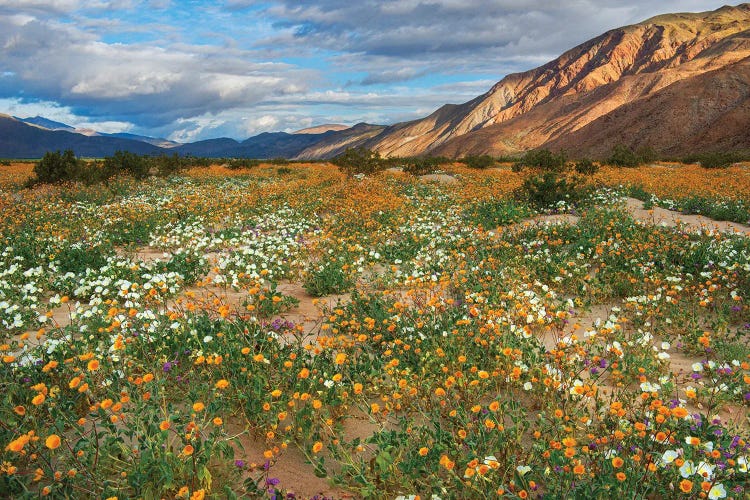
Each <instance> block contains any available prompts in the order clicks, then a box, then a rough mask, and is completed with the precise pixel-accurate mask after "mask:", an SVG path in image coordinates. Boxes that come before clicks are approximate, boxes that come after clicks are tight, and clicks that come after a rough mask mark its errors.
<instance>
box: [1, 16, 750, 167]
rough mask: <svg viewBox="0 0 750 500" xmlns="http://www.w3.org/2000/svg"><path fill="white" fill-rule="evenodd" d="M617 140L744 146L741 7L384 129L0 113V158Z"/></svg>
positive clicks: (303, 155)
mask: <svg viewBox="0 0 750 500" xmlns="http://www.w3.org/2000/svg"><path fill="white" fill-rule="evenodd" d="M616 144H624V145H626V146H629V147H631V148H633V149H638V148H641V147H647V146H650V147H652V148H654V149H655V150H656V151H657V152H660V153H663V154H669V155H675V156H676V155H686V154H691V153H696V152H705V151H712V150H747V151H750V4H747V3H745V4H741V5H738V6H736V7H731V6H725V7H722V8H720V9H718V10H715V11H711V12H703V13H697V14H692V13H688V14H667V15H662V16H657V17H654V18H652V19H649V20H646V21H644V22H642V23H639V24H634V25H632V26H626V27H623V28H618V29H614V30H611V31H608V32H607V33H604V34H603V35H600V36H598V37H596V38H594V39H592V40H589V41H588V42H585V43H583V44H581V45H579V46H577V47H575V48H573V49H571V50H569V51H567V52H565V53H564V54H562V55H561V56H560V57H558V58H557V59H555V60H553V61H551V62H549V63H547V64H545V65H543V66H540V67H538V68H536V69H533V70H530V71H526V72H524V73H517V74H512V75H508V76H506V77H505V78H503V79H502V80H501V81H500V82H498V83H497V84H495V85H494V86H493V87H492V88H491V89H490V90H489V91H488V92H487V93H485V94H483V95H481V96H479V97H477V98H475V99H472V100H471V101H469V102H466V103H464V104H459V105H456V104H446V105H445V106H443V107H441V108H440V109H438V110H437V111H435V112H434V113H432V114H431V115H429V116H427V117H425V118H423V119H419V120H414V121H410V122H403V123H396V124H394V125H389V126H385V125H371V124H366V123H360V124H357V125H355V126H353V127H347V126H345V125H335V124H326V125H319V126H316V127H310V128H307V129H303V130H299V131H297V132H295V133H292V134H289V133H285V132H274V133H263V134H260V135H257V136H254V137H251V138H249V139H247V140H244V141H241V142H240V141H236V140H234V139H227V138H219V139H210V140H205V141H199V142H194V143H190V144H178V143H175V142H172V141H168V140H166V139H156V138H151V137H144V136H138V135H132V134H102V133H98V132H95V131H88V130H76V129H75V128H74V127H70V126H68V125H66V124H63V123H59V122H54V121H52V120H48V119H45V118H42V117H34V118H27V119H20V118H15V117H11V116H7V115H0V157H6V158H7V157H10V158H23V157H31V158H35V157H40V156H42V155H43V154H44V153H45V152H46V151H48V150H57V149H60V150H62V149H73V150H74V151H75V152H76V153H77V154H78V155H80V156H97V157H98V156H106V155H110V154H112V153H113V152H114V151H116V150H118V149H126V150H129V151H133V152H135V153H139V154H173V153H178V154H181V155H194V156H206V157H247V158H276V157H285V158H294V159H321V158H330V157H333V156H335V155H337V154H340V153H342V152H343V151H345V150H346V149H347V148H350V147H356V146H363V147H366V148H368V149H372V150H375V151H378V152H380V153H381V154H382V155H384V156H415V155H424V154H432V155H445V156H449V157H460V156H465V155H468V154H492V155H508V154H519V153H521V152H523V151H527V150H530V149H535V148H540V147H546V148H550V149H555V150H558V149H565V150H567V151H568V152H569V154H570V155H571V156H574V157H575V156H593V157H595V158H598V157H602V156H604V155H606V154H607V153H608V152H609V151H610V150H611V149H612V148H613V147H614V145H616Z"/></svg>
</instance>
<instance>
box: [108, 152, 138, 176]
mask: <svg viewBox="0 0 750 500" xmlns="http://www.w3.org/2000/svg"><path fill="white" fill-rule="evenodd" d="M148 173H149V164H148V162H147V161H146V159H145V158H144V157H143V156H139V155H137V154H135V153H131V152H129V151H116V152H115V154H114V155H113V156H108V157H106V158H104V176H105V178H110V177H113V176H115V175H118V174H127V175H130V176H132V177H134V178H136V179H143V178H145V177H146V176H147V175H148Z"/></svg>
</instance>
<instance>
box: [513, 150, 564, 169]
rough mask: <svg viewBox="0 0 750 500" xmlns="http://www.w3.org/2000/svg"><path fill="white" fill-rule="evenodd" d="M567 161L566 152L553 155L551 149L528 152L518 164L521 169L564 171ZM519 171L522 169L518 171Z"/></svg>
mask: <svg viewBox="0 0 750 500" xmlns="http://www.w3.org/2000/svg"><path fill="white" fill-rule="evenodd" d="M566 161H567V157H566V155H565V152H564V151H560V152H558V153H553V152H552V151H550V150H549V149H535V150H533V151H528V152H526V154H525V155H523V157H522V158H521V159H520V160H519V161H518V162H516V164H517V165H519V167H521V168H522V167H531V168H540V169H542V170H549V171H562V170H565V162H566ZM519 170H520V168H517V169H516V171H519Z"/></svg>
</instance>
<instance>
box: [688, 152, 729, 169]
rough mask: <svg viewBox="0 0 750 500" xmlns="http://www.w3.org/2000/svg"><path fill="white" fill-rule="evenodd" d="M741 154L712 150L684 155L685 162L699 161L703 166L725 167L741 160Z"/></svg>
mask: <svg viewBox="0 0 750 500" xmlns="http://www.w3.org/2000/svg"><path fill="white" fill-rule="evenodd" d="M742 158H743V156H742V155H741V154H739V153H737V152H729V151H714V152H710V153H699V154H694V155H691V156H688V157H686V158H685V159H684V160H683V161H684V162H685V163H700V164H701V167H703V168H727V167H729V166H731V165H732V164H733V163H736V162H738V161H741V160H742Z"/></svg>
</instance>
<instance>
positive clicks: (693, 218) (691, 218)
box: [625, 198, 750, 235]
mask: <svg viewBox="0 0 750 500" xmlns="http://www.w3.org/2000/svg"><path fill="white" fill-rule="evenodd" d="M643 205H644V204H643V202H642V201H641V200H638V199H636V198H625V209H626V210H627V211H628V212H629V213H630V214H631V215H632V216H633V218H634V219H636V220H639V221H642V222H646V223H652V224H655V225H658V226H665V227H677V226H682V227H685V228H686V229H689V230H692V231H699V230H703V229H709V230H718V231H725V232H731V233H741V234H744V235H750V226H747V225H745V224H738V223H736V222H729V221H717V220H714V219H710V218H708V217H704V216H703V215H686V214H683V213H680V212H676V211H674V210H667V209H666V208H661V207H656V206H655V207H653V208H651V209H648V210H647V209H645V208H643Z"/></svg>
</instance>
